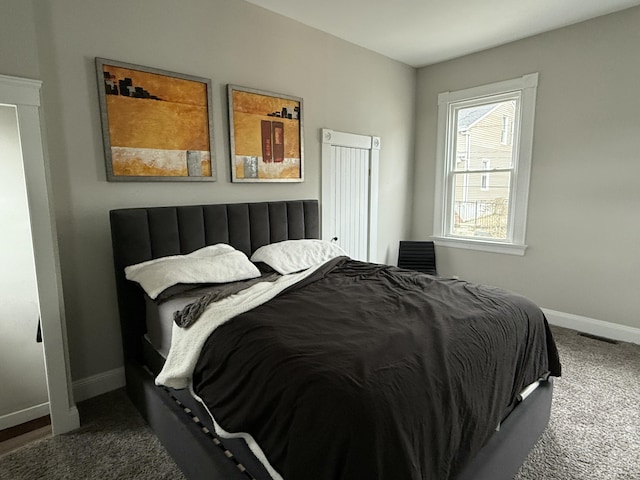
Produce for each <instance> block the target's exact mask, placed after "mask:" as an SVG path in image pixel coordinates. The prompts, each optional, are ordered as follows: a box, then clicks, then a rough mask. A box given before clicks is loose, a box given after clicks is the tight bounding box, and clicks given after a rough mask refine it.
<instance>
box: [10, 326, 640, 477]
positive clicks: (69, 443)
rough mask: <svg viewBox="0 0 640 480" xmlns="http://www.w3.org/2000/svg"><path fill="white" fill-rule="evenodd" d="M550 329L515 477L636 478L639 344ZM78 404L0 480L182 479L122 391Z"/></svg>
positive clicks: (639, 468)
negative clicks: (547, 380) (76, 421)
mask: <svg viewBox="0 0 640 480" xmlns="http://www.w3.org/2000/svg"><path fill="white" fill-rule="evenodd" d="M552 329H553V333H554V336H555V338H556V341H557V343H558V348H559V350H560V358H561V360H562V366H563V377H562V378H561V379H559V380H556V383H555V389H554V400H553V406H552V411H551V420H550V422H549V426H548V428H547V429H546V430H545V432H544V433H543V434H542V436H541V438H540V440H539V441H538V443H537V444H536V446H535V447H534V448H533V450H532V451H531V453H530V454H529V457H528V458H527V460H526V462H525V463H524V465H523V466H522V468H521V469H520V471H519V472H518V474H517V475H516V477H515V479H514V480H640V406H639V405H640V403H639V401H640V345H633V344H629V343H619V344H617V345H614V344H611V343H606V342H602V341H598V340H594V339H591V338H586V337H583V336H580V335H578V334H577V333H576V332H575V331H572V330H567V329H563V328H558V327H552ZM78 409H79V411H80V417H81V421H82V427H81V428H80V429H79V430H76V431H74V432H71V433H68V434H65V435H60V436H57V437H53V438H48V439H44V440H40V441H38V442H36V443H33V444H30V445H27V446H25V447H22V448H21V449H19V450H17V451H15V452H13V453H10V454H8V455H6V456H4V457H1V458H0V480H36V479H47V480H79V479H100V480H110V479H114V480H115V479H126V480H163V479H171V480H182V479H184V476H183V475H182V474H181V472H180V470H179V469H178V467H177V466H176V464H175V463H174V462H173V460H171V458H170V457H169V455H168V454H167V453H166V451H165V450H164V448H163V447H162V445H161V444H160V442H159V441H158V440H157V438H156V437H155V436H154V434H153V432H152V431H151V430H150V428H149V427H148V426H147V425H146V423H145V422H144V420H143V419H142V417H140V415H139V414H138V413H137V411H136V409H135V408H134V407H133V405H132V404H131V403H130V401H129V400H128V398H127V396H126V394H125V392H124V390H116V391H113V392H109V393H107V394H104V395H101V396H99V397H96V398H92V399H90V400H87V401H84V402H81V403H79V404H78ZM398 480H402V479H398Z"/></svg>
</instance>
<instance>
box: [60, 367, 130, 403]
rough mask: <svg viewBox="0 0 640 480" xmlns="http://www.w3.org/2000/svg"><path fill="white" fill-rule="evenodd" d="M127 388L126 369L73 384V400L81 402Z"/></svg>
mask: <svg viewBox="0 0 640 480" xmlns="http://www.w3.org/2000/svg"><path fill="white" fill-rule="evenodd" d="M124 386H125V377H124V367H120V368H114V369H113V370H108V371H106V372H102V373H98V374H96V375H92V376H90V377H87V378H83V379H81V380H76V381H75V382H73V399H74V400H75V401H76V402H81V401H83V400H87V399H89V398H93V397H97V396H98V395H102V394H103V393H107V392H110V391H111V390H116V389H118V388H121V387H124Z"/></svg>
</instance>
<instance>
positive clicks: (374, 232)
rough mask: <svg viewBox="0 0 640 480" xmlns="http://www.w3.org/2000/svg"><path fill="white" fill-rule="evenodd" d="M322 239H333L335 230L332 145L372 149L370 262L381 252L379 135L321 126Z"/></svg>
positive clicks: (369, 222) (370, 171) (369, 221)
mask: <svg viewBox="0 0 640 480" xmlns="http://www.w3.org/2000/svg"><path fill="white" fill-rule="evenodd" d="M321 134H322V202H321V204H322V210H321V213H322V215H321V217H322V238H323V239H324V240H330V239H331V238H332V235H333V233H332V232H331V231H330V229H329V226H330V225H331V223H332V222H330V221H329V220H330V219H332V218H333V211H334V210H333V197H334V196H333V195H332V193H331V185H332V182H331V178H332V176H333V172H332V170H331V162H329V161H327V159H329V158H331V147H332V146H340V147H350V148H360V149H367V150H369V151H370V165H369V219H368V225H369V231H368V234H369V245H368V261H370V262H375V261H376V259H377V257H378V254H377V251H378V242H377V238H378V175H379V168H380V137H374V136H368V135H357V134H353V133H345V132H338V131H335V130H331V129H328V128H323V129H322V132H321Z"/></svg>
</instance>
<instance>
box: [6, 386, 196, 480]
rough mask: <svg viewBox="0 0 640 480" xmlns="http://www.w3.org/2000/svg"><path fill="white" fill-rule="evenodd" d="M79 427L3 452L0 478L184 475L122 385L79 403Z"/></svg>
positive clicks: (148, 479)
mask: <svg viewBox="0 0 640 480" xmlns="http://www.w3.org/2000/svg"><path fill="white" fill-rule="evenodd" d="M78 411H79V413H80V422H81V427H80V428H79V429H78V430H75V431H73V432H70V433H66V434H63V435H58V436H55V437H49V438H46V439H43V440H39V441H37V442H35V443H32V444H30V445H26V446H24V447H22V448H20V449H19V450H16V451H15V452H13V453H9V454H7V455H6V456H4V457H0V480H36V479H37V480H41V479H46V480H81V479H82V480H85V479H86V480H89V479H91V480H93V479H100V480H111V479H113V480H115V479H119V480H152V479H154V480H156V479H157V480H165V479H166V480H169V479H170V480H182V479H184V476H183V475H182V472H181V471H180V469H179V468H178V466H177V465H176V464H175V463H174V462H173V460H172V459H171V457H170V456H169V454H168V453H167V452H166V450H165V449H164V447H163V446H162V444H161V443H160V441H159V440H158V439H157V438H156V436H155V435H154V434H153V432H152V430H151V429H150V428H149V426H148V425H147V424H146V422H145V421H144V420H143V418H142V417H141V416H140V415H139V414H138V411H137V410H136V408H135V407H134V406H133V404H132V403H131V402H130V401H129V399H128V397H127V395H126V393H125V391H124V389H120V390H115V391H113V392H109V393H106V394H104V395H100V396H98V397H95V398H92V399H89V400H86V401H84V402H79V403H78Z"/></svg>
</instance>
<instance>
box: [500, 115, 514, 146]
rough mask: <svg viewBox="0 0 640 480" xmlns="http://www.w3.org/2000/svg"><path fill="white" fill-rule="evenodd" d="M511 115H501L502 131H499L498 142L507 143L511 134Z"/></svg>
mask: <svg viewBox="0 0 640 480" xmlns="http://www.w3.org/2000/svg"><path fill="white" fill-rule="evenodd" d="M512 125H513V117H510V116H509V115H502V131H501V132H500V143H502V144H503V145H508V144H509V141H510V140H511V138H512V136H513V127H512Z"/></svg>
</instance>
